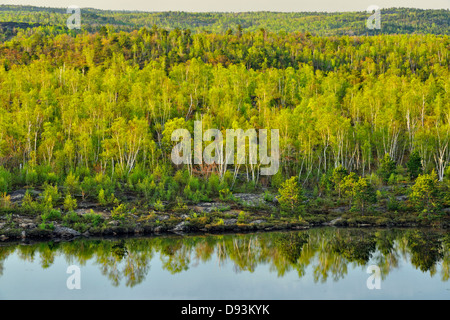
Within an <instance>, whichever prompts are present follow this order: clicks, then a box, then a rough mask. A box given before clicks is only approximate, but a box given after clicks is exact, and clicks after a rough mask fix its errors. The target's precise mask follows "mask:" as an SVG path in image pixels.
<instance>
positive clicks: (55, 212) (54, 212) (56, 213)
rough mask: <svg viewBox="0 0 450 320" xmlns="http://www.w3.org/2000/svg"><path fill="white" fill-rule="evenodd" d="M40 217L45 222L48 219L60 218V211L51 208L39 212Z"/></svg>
mask: <svg viewBox="0 0 450 320" xmlns="http://www.w3.org/2000/svg"><path fill="white" fill-rule="evenodd" d="M41 219H42V221H43V222H46V221H49V220H61V211H59V210H55V209H51V210H49V211H47V212H44V213H43V214H41Z"/></svg>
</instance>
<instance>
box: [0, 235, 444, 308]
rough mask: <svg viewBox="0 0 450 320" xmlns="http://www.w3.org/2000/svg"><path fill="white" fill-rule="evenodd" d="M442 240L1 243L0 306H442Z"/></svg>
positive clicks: (193, 238) (174, 238) (208, 238)
mask: <svg viewBox="0 0 450 320" xmlns="http://www.w3.org/2000/svg"><path fill="white" fill-rule="evenodd" d="M449 248H450V234H449V233H446V232H443V231H437V230H416V229H406V230H405V229H399V230H397V229H396V230H387V229H379V230H378V229H377V230H375V229H336V228H317V229H311V230H303V231H295V232H267V233H252V234H238V235H189V236H187V235H185V236H182V235H171V236H168V235H165V236H157V237H146V238H126V239H77V240H73V241H70V242H63V241H61V242H54V241H50V242H40V243H1V245H0V299H2V300H7V299H27V300H28V299H150V300H155V299H156V300H160V299H164V300H171V299H177V300H185V299H188V300H194V299H208V300H239V299H249V300H281V299H283V300H300V299H364V300H365V299H449V298H450V281H449V276H450V268H449V267H450V259H449V258H450V250H449Z"/></svg>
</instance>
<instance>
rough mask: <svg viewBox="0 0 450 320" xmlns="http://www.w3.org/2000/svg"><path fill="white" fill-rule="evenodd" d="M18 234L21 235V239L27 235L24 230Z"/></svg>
mask: <svg viewBox="0 0 450 320" xmlns="http://www.w3.org/2000/svg"><path fill="white" fill-rule="evenodd" d="M20 235H21V236H22V239H25V238H26V237H27V233H26V232H25V230H23V231H22V233H21V234H20Z"/></svg>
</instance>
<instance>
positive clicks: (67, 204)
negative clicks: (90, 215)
mask: <svg viewBox="0 0 450 320" xmlns="http://www.w3.org/2000/svg"><path fill="white" fill-rule="evenodd" d="M76 208H77V200H76V199H75V198H72V196H71V195H70V193H68V194H67V195H66V197H65V198H64V209H65V210H67V211H73V210H75V209H76Z"/></svg>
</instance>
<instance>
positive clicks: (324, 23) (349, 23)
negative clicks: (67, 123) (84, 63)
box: [0, 5, 450, 38]
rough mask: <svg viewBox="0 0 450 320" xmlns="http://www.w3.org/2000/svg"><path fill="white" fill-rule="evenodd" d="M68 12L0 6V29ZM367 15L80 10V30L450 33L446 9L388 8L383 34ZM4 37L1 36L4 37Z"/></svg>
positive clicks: (57, 18) (60, 21)
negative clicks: (147, 29)
mask: <svg viewBox="0 0 450 320" xmlns="http://www.w3.org/2000/svg"><path fill="white" fill-rule="evenodd" d="M69 16H70V14H68V13H67V8H48V7H33V6H17V5H0V29H2V30H3V33H8V32H9V33H11V35H12V34H14V33H16V32H17V30H20V29H24V28H27V27H36V26H44V27H52V28H55V27H56V28H61V31H68V30H67V28H66V21H67V18H68V17H69ZM370 16H371V14H370V13H367V12H335V13H328V12H266V11H264V12H239V13H230V12H228V13H226V12H204V13H190V12H173V11H170V12H141V11H109V10H100V9H92V8H81V23H82V29H83V30H85V31H88V32H97V31H99V30H100V28H102V27H108V28H112V29H114V31H127V32H129V31H133V30H137V29H141V28H143V27H146V28H152V27H153V26H157V27H158V28H163V29H166V30H174V29H181V30H186V29H190V30H191V31H192V32H211V33H227V32H228V33H230V32H232V33H235V32H255V31H259V30H261V29H264V30H265V31H266V32H274V33H291V32H302V33H311V34H312V35H317V36H339V35H356V36H360V35H373V34H437V35H449V34H450V10H448V9H441V10H423V9H413V8H390V9H382V10H381V30H369V29H368V28H367V27H366V21H367V19H368V18H369V17H370ZM3 38H5V37H3Z"/></svg>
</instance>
